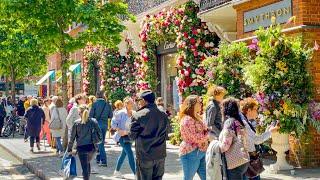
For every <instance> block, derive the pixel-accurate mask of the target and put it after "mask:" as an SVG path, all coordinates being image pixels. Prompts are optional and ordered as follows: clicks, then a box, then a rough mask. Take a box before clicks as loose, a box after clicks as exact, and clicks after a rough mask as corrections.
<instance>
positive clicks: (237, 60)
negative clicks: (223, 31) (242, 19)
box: [202, 42, 253, 98]
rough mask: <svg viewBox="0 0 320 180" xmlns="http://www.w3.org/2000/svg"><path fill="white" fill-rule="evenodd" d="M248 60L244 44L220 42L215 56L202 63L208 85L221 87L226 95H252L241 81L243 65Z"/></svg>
mask: <svg viewBox="0 0 320 180" xmlns="http://www.w3.org/2000/svg"><path fill="white" fill-rule="evenodd" d="M249 60H250V53H249V48H248V47H247V46H246V44H245V43H243V42H241V43H231V44H229V43H226V42H222V43H221V44H220V46H219V52H218V55H217V56H213V57H209V58H207V59H206V60H204V61H203V62H202V65H203V66H204V67H205V69H206V71H207V73H206V78H207V79H208V83H209V84H215V85H218V86H223V87H225V88H226V89H227V91H228V94H229V95H231V96H234V97H237V98H245V97H248V96H250V95H251V94H252V92H253V91H252V88H251V87H249V86H248V85H246V84H245V81H244V80H243V64H244V62H248V61H249Z"/></svg>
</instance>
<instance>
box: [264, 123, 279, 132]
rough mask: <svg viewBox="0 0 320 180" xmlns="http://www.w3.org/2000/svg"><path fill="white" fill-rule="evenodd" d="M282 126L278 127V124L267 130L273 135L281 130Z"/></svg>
mask: <svg viewBox="0 0 320 180" xmlns="http://www.w3.org/2000/svg"><path fill="white" fill-rule="evenodd" d="M279 128H280V126H278V123H277V124H276V125H274V126H273V125H270V126H268V127H267V130H268V131H269V132H271V133H274V132H277V131H278V130H279Z"/></svg>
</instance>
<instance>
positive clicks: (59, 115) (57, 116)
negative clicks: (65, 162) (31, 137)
mask: <svg viewBox="0 0 320 180" xmlns="http://www.w3.org/2000/svg"><path fill="white" fill-rule="evenodd" d="M67 116H68V112H67V109H66V108H64V107H63V101H62V99H61V98H58V99H57V101H56V103H55V105H54V106H53V107H52V110H51V120H50V123H49V128H50V131H51V134H52V137H53V138H55V140H56V147H57V155H59V154H60V155H62V153H63V148H62V144H61V137H62V136H63V133H64V132H65V128H66V119H67ZM54 124H55V126H56V127H60V128H52V127H53V126H52V125H54Z"/></svg>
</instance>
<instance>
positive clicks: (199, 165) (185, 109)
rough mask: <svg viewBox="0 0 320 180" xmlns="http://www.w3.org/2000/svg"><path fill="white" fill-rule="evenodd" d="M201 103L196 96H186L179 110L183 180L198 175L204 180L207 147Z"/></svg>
mask: <svg viewBox="0 0 320 180" xmlns="http://www.w3.org/2000/svg"><path fill="white" fill-rule="evenodd" d="M201 111H202V101H201V98H200V97H199V96H197V95H190V96H188V97H187V98H186V99H185V100H184V102H183V104H182V106H181V110H180V114H179V118H180V121H181V122H180V123H181V124H180V131H181V138H182V143H181V144H180V153H179V156H180V159H181V163H182V169H183V174H184V180H192V179H193V177H194V175H195V174H196V173H198V175H199V177H200V179H201V180H205V179H206V162H205V159H206V157H205V156H206V150H207V147H208V131H207V126H206V124H205V123H204V122H203V121H202V118H201V115H200V113H201Z"/></svg>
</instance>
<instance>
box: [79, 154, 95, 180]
mask: <svg viewBox="0 0 320 180" xmlns="http://www.w3.org/2000/svg"><path fill="white" fill-rule="evenodd" d="M94 152H95V151H90V152H78V156H79V159H80V163H81V167H82V176H83V179H84V180H89V178H90V173H91V165H90V161H91V160H92V158H93V155H94Z"/></svg>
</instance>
